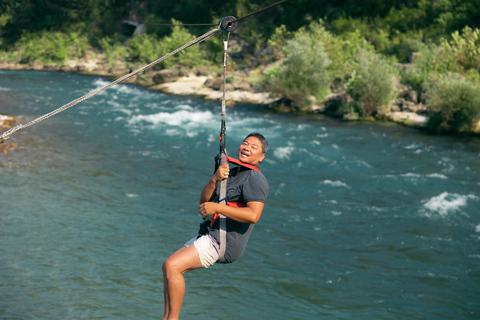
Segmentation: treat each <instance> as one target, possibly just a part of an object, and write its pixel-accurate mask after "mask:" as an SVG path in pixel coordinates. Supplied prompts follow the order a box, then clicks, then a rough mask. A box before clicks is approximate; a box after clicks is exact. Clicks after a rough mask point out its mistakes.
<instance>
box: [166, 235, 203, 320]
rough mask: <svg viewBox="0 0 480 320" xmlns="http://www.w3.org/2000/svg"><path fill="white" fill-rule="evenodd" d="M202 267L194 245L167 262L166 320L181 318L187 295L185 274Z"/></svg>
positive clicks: (183, 249) (185, 248)
mask: <svg viewBox="0 0 480 320" xmlns="http://www.w3.org/2000/svg"><path fill="white" fill-rule="evenodd" d="M201 267H202V264H201V262H200V257H199V256H198V252H197V249H196V248H195V246H194V245H193V244H192V245H190V246H189V247H182V248H180V249H179V250H178V251H176V252H175V253H174V254H172V255H171V256H170V257H169V258H167V260H165V262H164V263H163V266H162V271H163V281H164V299H165V313H164V315H163V319H164V320H167V319H168V320H176V319H178V318H179V316H180V309H181V308H182V303H183V297H184V295H185V279H184V277H183V274H184V273H185V272H187V271H190V270H195V269H199V268H201Z"/></svg>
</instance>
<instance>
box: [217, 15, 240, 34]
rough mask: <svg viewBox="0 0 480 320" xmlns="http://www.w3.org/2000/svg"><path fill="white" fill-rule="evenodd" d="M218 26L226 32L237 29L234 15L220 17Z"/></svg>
mask: <svg viewBox="0 0 480 320" xmlns="http://www.w3.org/2000/svg"><path fill="white" fill-rule="evenodd" d="M218 27H219V28H220V29H221V30H223V31H227V32H233V31H235V30H237V27H238V22H237V19H236V18H235V17H234V16H226V17H223V18H222V19H220V22H219V25H218Z"/></svg>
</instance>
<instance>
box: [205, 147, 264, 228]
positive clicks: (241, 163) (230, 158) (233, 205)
mask: <svg viewBox="0 0 480 320" xmlns="http://www.w3.org/2000/svg"><path fill="white" fill-rule="evenodd" d="M227 161H228V162H232V163H235V164H238V165H239V166H242V167H245V168H249V169H252V170H256V171H260V169H258V168H257V167H255V166H253V165H251V164H248V163H243V162H242V161H240V160H237V159H235V158H232V157H229V156H227ZM227 206H229V207H235V208H243V207H246V206H247V205H246V204H245V203H243V202H227ZM219 216H220V214H219V213H215V214H214V215H213V219H212V221H210V227H211V226H213V224H214V223H215V221H217V219H218V217H219Z"/></svg>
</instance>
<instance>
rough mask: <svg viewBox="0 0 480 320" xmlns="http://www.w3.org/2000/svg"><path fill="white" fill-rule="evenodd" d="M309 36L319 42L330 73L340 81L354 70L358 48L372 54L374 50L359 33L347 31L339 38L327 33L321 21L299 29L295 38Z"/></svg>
mask: <svg viewBox="0 0 480 320" xmlns="http://www.w3.org/2000/svg"><path fill="white" fill-rule="evenodd" d="M304 35H305V36H309V37H311V39H312V41H315V42H321V43H322V45H323V47H324V50H325V52H326V53H327V55H328V58H329V59H330V61H331V66H330V71H331V73H332V75H333V76H335V77H338V78H340V79H343V78H345V76H348V75H349V74H350V73H351V72H352V70H354V69H355V61H354V57H355V54H356V52H357V49H358V48H363V49H364V50H366V51H370V52H373V50H374V48H373V46H372V45H371V44H369V43H368V42H367V41H366V40H365V38H363V37H362V36H361V35H360V31H358V30H354V31H347V32H344V33H343V34H342V35H340V36H334V35H333V34H331V33H330V32H328V31H327V30H326V28H325V25H324V23H323V21H322V20H319V21H318V22H315V21H314V22H312V23H310V25H309V27H308V29H305V28H301V29H300V30H299V31H298V32H297V33H296V34H295V37H296V38H298V37H300V36H304Z"/></svg>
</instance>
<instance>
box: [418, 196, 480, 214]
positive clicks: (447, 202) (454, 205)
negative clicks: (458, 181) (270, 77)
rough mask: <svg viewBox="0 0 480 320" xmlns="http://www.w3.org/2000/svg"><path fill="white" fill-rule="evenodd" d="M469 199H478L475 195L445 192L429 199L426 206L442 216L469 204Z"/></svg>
mask: <svg viewBox="0 0 480 320" xmlns="http://www.w3.org/2000/svg"><path fill="white" fill-rule="evenodd" d="M469 199H477V197H476V196H474V195H460V194H456V193H448V192H444V193H442V194H440V195H439V196H436V197H433V198H431V199H430V200H428V201H427V202H426V203H425V204H424V207H425V208H426V209H428V210H430V211H434V212H438V214H440V215H441V216H446V215H448V214H449V213H451V212H455V211H458V210H460V208H461V207H464V206H466V205H467V201H468V200H469Z"/></svg>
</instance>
